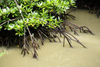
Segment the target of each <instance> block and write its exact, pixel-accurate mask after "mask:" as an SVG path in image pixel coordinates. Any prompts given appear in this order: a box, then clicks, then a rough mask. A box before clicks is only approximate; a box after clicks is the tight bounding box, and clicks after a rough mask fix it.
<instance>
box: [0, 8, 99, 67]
mask: <svg viewBox="0 0 100 67" xmlns="http://www.w3.org/2000/svg"><path fill="white" fill-rule="evenodd" d="M72 14H73V15H74V16H76V20H72V19H69V20H68V21H70V22H73V23H75V24H77V25H79V26H87V27H89V28H90V30H91V31H92V32H93V33H94V34H95V35H91V34H85V33H79V36H77V35H75V37H77V38H78V39H79V40H80V41H81V42H82V43H83V44H84V45H85V46H86V47H87V49H86V48H83V47H82V46H81V45H80V44H78V43H76V42H72V45H73V47H74V48H70V47H69V45H68V43H67V41H66V45H65V47H63V46H62V45H63V44H62V43H59V42H56V43H54V42H52V43H50V42H49V41H48V40H46V41H45V45H44V46H41V50H38V51H37V52H38V60H36V59H33V58H32V54H31V52H30V51H29V52H30V54H29V55H28V54H26V56H25V57H23V55H21V54H20V53H21V49H20V48H17V47H14V48H10V49H9V50H6V48H5V47H0V53H1V52H2V49H4V50H5V52H6V53H5V54H4V55H3V56H2V57H0V67H100V18H99V19H98V18H97V17H96V16H95V15H93V14H89V13H88V10H76V12H73V13H72ZM77 32H79V31H77ZM70 33H71V34H73V32H70ZM60 39H61V40H63V38H60ZM62 42H63V41H62Z"/></svg>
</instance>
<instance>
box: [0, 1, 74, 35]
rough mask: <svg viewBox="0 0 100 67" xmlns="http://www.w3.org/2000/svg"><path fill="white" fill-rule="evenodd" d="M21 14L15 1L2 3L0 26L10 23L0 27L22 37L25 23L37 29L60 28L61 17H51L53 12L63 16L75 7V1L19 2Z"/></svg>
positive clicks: (0, 5)
mask: <svg viewBox="0 0 100 67" xmlns="http://www.w3.org/2000/svg"><path fill="white" fill-rule="evenodd" d="M17 2H18V5H19V6H18V7H19V8H20V12H19V10H18V8H17V6H16V4H15V2H14V1H13V0H1V1H0V24H2V23H4V22H6V21H9V20H12V19H15V18H17V19H16V20H14V21H9V22H7V23H6V24H4V25H2V26H0V29H2V27H4V28H5V29H6V30H12V29H14V30H15V31H16V35H20V36H22V35H23V34H24V33H23V28H24V21H25V24H26V25H27V26H30V27H33V28H34V29H37V28H38V27H39V26H43V27H46V28H55V27H58V26H59V24H60V23H61V22H62V19H61V17H60V16H57V17H56V16H55V15H51V14H52V12H55V14H58V15H61V14H63V13H64V12H66V10H67V9H69V8H70V7H71V6H74V5H75V1H74V0H17ZM20 13H22V14H23V15H24V18H25V20H23V19H22V18H21V15H20Z"/></svg>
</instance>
